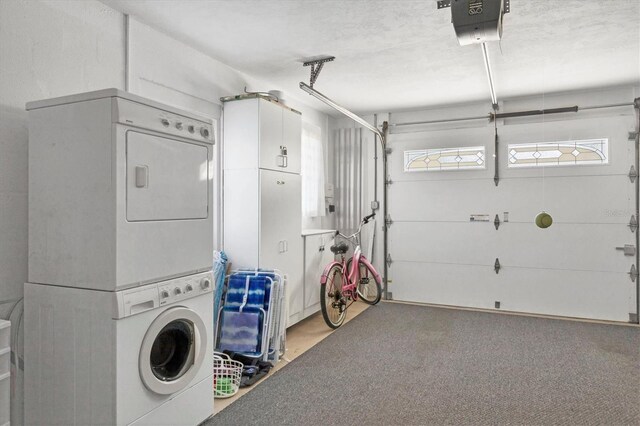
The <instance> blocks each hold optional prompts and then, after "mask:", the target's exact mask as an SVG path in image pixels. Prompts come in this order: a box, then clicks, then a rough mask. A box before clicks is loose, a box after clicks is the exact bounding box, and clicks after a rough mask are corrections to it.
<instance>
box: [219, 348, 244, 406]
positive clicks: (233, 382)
mask: <svg viewBox="0 0 640 426" xmlns="http://www.w3.org/2000/svg"><path fill="white" fill-rule="evenodd" d="M243 367H244V366H243V365H242V363H241V362H240V361H234V360H232V359H231V358H229V356H228V355H227V354H224V353H221V352H214V353H213V396H214V397H215V398H229V397H232V396H233V395H235V394H236V393H237V392H238V389H239V388H240V378H241V377H242V368H243Z"/></svg>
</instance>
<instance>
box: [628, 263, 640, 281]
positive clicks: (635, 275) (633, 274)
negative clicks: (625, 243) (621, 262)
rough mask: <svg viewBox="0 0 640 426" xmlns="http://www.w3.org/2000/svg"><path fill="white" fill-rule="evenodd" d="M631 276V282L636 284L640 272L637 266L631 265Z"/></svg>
mask: <svg viewBox="0 0 640 426" xmlns="http://www.w3.org/2000/svg"><path fill="white" fill-rule="evenodd" d="M629 275H630V276H631V281H633V282H634V283H635V282H636V279H637V278H638V270H637V269H636V265H631V270H630V271H629Z"/></svg>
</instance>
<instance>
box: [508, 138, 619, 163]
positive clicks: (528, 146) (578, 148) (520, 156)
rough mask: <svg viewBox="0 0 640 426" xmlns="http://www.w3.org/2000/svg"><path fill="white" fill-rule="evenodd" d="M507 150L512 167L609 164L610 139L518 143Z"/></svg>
mask: <svg viewBox="0 0 640 426" xmlns="http://www.w3.org/2000/svg"><path fill="white" fill-rule="evenodd" d="M507 152H508V154H509V156H508V158H509V161H508V163H507V164H508V166H509V167H510V168H516V167H546V166H579V165H593V164H608V163H609V139H586V140H581V141H562V142H541V143H516V144H509V145H508V147H507Z"/></svg>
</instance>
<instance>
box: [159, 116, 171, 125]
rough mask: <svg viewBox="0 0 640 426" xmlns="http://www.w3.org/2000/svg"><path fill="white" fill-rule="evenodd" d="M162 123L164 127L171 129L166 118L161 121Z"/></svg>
mask: <svg viewBox="0 0 640 426" xmlns="http://www.w3.org/2000/svg"><path fill="white" fill-rule="evenodd" d="M160 122H161V123H162V125H163V126H164V127H169V120H167V119H166V118H163V119H162V120H160Z"/></svg>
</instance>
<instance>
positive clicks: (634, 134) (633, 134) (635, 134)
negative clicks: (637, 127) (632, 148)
mask: <svg viewBox="0 0 640 426" xmlns="http://www.w3.org/2000/svg"><path fill="white" fill-rule="evenodd" d="M637 137H638V132H629V140H630V141H631V142H635V141H636V138H637Z"/></svg>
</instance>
